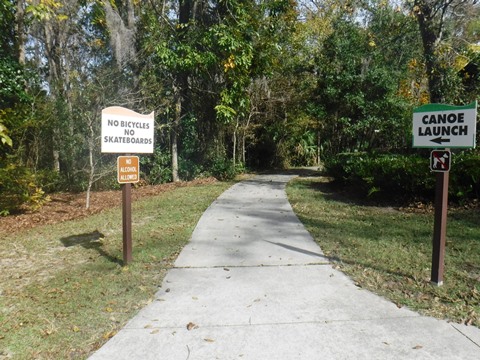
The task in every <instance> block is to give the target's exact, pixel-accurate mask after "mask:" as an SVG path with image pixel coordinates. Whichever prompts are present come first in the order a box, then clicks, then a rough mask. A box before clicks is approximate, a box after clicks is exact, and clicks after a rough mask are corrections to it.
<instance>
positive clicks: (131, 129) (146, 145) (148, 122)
mask: <svg viewBox="0 0 480 360" xmlns="http://www.w3.org/2000/svg"><path fill="white" fill-rule="evenodd" d="M153 130H154V113H153V112H152V113H151V114H148V115H142V114H139V113H136V112H135V111H133V110H129V109H126V108H123V107H120V106H111V107H108V108H105V109H103V110H102V140H101V141H102V153H125V154H151V153H153V137H154V131H153Z"/></svg>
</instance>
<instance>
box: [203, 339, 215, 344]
mask: <svg viewBox="0 0 480 360" xmlns="http://www.w3.org/2000/svg"><path fill="white" fill-rule="evenodd" d="M203 340H205V341H206V342H209V343H212V342H215V340H213V339H208V338H207V339H203Z"/></svg>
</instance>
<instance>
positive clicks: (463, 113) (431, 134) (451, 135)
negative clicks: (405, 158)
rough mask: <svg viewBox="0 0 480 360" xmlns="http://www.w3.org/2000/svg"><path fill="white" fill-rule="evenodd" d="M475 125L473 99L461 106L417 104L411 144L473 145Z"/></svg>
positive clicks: (465, 146) (444, 146)
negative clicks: (418, 105)
mask: <svg viewBox="0 0 480 360" xmlns="http://www.w3.org/2000/svg"><path fill="white" fill-rule="evenodd" d="M476 125H477V102H476V101H474V102H472V103H471V104H469V105H465V106H453V105H442V104H427V105H423V106H420V107H418V108H416V109H415V110H414V111H413V147H417V148H474V147H475V136H476V132H477V126H476Z"/></svg>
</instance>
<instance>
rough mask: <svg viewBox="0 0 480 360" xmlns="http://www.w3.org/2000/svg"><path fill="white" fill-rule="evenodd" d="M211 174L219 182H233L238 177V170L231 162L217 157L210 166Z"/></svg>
mask: <svg viewBox="0 0 480 360" xmlns="http://www.w3.org/2000/svg"><path fill="white" fill-rule="evenodd" d="M210 174H211V175H212V176H214V177H215V178H216V179H218V180H221V181H222V180H231V179H233V178H234V177H235V176H236V175H237V169H236V168H235V166H234V165H233V162H232V161H231V160H228V159H226V158H224V157H220V156H219V157H216V158H215V159H214V160H213V162H212V165H211V166H210Z"/></svg>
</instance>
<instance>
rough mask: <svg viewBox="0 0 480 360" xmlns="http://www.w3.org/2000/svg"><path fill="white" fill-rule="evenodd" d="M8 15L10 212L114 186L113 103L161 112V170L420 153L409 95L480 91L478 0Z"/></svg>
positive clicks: (324, 0)
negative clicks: (108, 143)
mask: <svg viewBox="0 0 480 360" xmlns="http://www.w3.org/2000/svg"><path fill="white" fill-rule="evenodd" d="M0 26H1V31H0V84H1V87H0V190H1V192H2V200H0V212H2V213H4V214H6V213H8V212H10V211H12V210H14V209H15V208H16V207H17V205H18V204H24V203H27V204H29V205H30V206H33V207H35V206H40V205H41V201H42V198H43V194H44V193H45V192H49V191H58V190H63V191H83V190H87V189H88V190H90V189H92V188H98V189H100V188H111V187H115V186H117V184H115V175H114V171H115V168H114V167H115V157H114V156H113V155H112V154H102V153H101V151H100V124H101V121H100V119H101V110H102V109H104V108H106V107H109V106H124V107H127V108H129V109H132V110H134V111H137V112H139V113H143V114H147V113H150V112H152V111H155V142H154V144H155V146H154V153H153V154H148V155H142V156H141V162H142V173H143V174H142V178H144V179H145V181H146V182H148V183H152V184H153V183H161V182H168V181H178V180H187V179H192V178H196V177H200V176H206V175H214V176H216V177H219V178H227V177H231V176H233V175H234V174H235V173H237V172H238V171H242V169H245V168H253V169H266V168H272V167H277V168H285V167H289V166H298V165H317V164H319V163H320V162H327V163H328V162H329V161H330V162H332V161H333V162H335V161H337V160H338V157H337V155H338V154H345V153H369V154H372V153H376V154H395V155H409V154H412V152H413V150H412V149H411V118H412V109H413V108H415V107H417V106H420V105H422V104H425V103H429V102H432V103H433V102H442V103H450V104H455V105H463V104H467V103H470V102H471V101H473V100H476V99H477V98H478V94H479V89H480V80H479V60H480V5H479V3H478V1H477V0H404V1H401V0H299V1H295V0H264V1H259V0H218V1H207V0H178V1H167V0H164V1H152V0H148V1H147V0H145V1H141V0H80V1H78V0H64V1H57V0H0ZM335 159H337V160H335ZM336 164H338V162H336ZM3 194H5V196H3Z"/></svg>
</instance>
